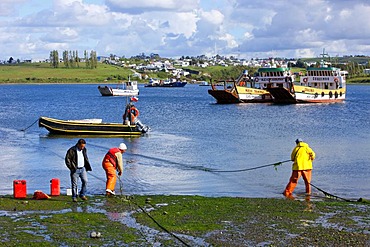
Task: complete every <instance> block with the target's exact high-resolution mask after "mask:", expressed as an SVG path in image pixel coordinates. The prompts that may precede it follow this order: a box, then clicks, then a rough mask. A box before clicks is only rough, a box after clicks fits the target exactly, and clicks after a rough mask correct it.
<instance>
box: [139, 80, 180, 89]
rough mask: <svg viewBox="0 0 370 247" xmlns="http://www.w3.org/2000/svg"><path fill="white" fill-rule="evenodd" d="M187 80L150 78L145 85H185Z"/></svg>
mask: <svg viewBox="0 0 370 247" xmlns="http://www.w3.org/2000/svg"><path fill="white" fill-rule="evenodd" d="M186 84H187V81H179V80H172V79H171V80H157V79H150V80H149V83H148V84H145V85H144V87H185V85H186Z"/></svg>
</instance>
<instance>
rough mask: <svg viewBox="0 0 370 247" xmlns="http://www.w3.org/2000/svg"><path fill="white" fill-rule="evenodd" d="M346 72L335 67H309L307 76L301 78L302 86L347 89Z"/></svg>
mask: <svg viewBox="0 0 370 247" xmlns="http://www.w3.org/2000/svg"><path fill="white" fill-rule="evenodd" d="M346 73H347V72H346V71H341V70H340V69H338V68H334V67H320V68H315V67H308V68H307V73H306V76H302V77H301V78H300V85H301V86H305V87H313V88H319V89H331V90H335V89H339V88H343V87H345V83H346V79H345V75H346Z"/></svg>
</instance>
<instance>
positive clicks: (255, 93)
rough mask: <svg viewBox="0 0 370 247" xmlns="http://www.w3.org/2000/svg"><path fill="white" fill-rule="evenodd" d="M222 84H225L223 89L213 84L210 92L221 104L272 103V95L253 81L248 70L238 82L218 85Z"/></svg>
mask: <svg viewBox="0 0 370 247" xmlns="http://www.w3.org/2000/svg"><path fill="white" fill-rule="evenodd" d="M220 83H223V89H217V87H216V85H215V84H212V85H211V86H212V89H210V90H208V93H209V94H210V95H212V96H213V97H214V98H215V99H216V100H217V103H219V104H235V103H264V102H272V97H271V95H270V93H269V92H267V91H266V90H264V89H262V88H261V85H260V84H259V83H258V82H255V81H254V80H252V79H251V78H250V77H249V76H248V71H246V70H245V71H243V73H242V74H241V75H240V76H239V78H238V79H237V80H224V81H219V82H217V84H220Z"/></svg>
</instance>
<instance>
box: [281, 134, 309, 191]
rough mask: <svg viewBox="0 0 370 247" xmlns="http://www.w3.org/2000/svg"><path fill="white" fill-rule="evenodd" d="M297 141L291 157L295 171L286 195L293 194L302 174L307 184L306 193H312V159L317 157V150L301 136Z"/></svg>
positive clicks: (286, 189)
mask: <svg viewBox="0 0 370 247" xmlns="http://www.w3.org/2000/svg"><path fill="white" fill-rule="evenodd" d="M295 142H296V144H297V145H296V147H295V148H294V149H293V151H292V154H291V159H292V161H293V162H294V163H293V168H292V170H293V172H292V175H291V177H290V180H289V183H288V185H287V186H286V188H285V191H284V193H283V194H284V195H285V196H286V197H291V196H292V193H293V191H294V189H295V187H296V186H297V183H298V179H299V178H300V177H301V176H302V177H303V180H304V183H305V186H306V193H307V194H308V195H309V194H311V185H310V183H311V176H312V161H313V160H314V159H315V152H314V151H313V150H312V149H311V148H310V147H309V146H308V144H307V143H305V142H303V140H302V139H301V138H298V139H297V140H296V141H295Z"/></svg>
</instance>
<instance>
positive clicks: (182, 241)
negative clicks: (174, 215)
mask: <svg viewBox="0 0 370 247" xmlns="http://www.w3.org/2000/svg"><path fill="white" fill-rule="evenodd" d="M117 177H118V181H119V185H120V193H121V195H123V189H122V187H123V183H122V180H121V177H120V176H117ZM126 199H128V201H129V202H131V203H133V204H135V206H136V207H138V208H139V209H140V210H141V211H142V212H143V213H144V214H145V215H146V216H148V217H149V218H150V219H151V220H152V221H153V222H154V223H155V224H156V225H157V226H158V227H160V228H161V229H162V230H164V231H165V232H167V233H168V234H170V235H171V236H172V237H174V238H176V239H177V240H178V241H180V242H181V243H182V244H183V245H185V246H187V247H190V245H189V244H188V243H186V242H185V241H184V240H182V239H181V238H179V237H178V236H176V235H175V234H174V233H172V232H170V231H169V230H167V228H165V227H164V226H162V225H161V224H160V223H159V222H158V221H157V220H156V219H154V218H153V216H151V215H150V214H149V213H148V212H147V211H146V210H145V209H144V208H143V207H141V206H140V205H139V204H137V203H136V202H135V201H134V200H132V199H131V198H130V197H126Z"/></svg>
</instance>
